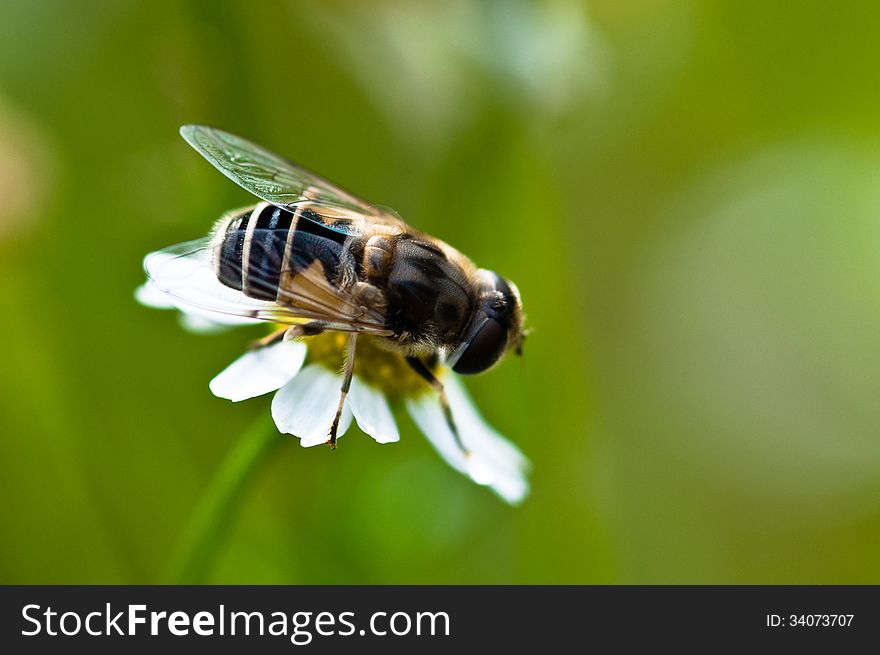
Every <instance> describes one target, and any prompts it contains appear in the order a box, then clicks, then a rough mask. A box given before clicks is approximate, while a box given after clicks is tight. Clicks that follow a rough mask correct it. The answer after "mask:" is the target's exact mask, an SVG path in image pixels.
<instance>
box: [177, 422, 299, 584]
mask: <svg viewBox="0 0 880 655" xmlns="http://www.w3.org/2000/svg"><path fill="white" fill-rule="evenodd" d="M283 441H284V440H283V439H282V438H281V435H279V434H278V430H277V429H276V428H275V425H274V424H273V423H272V422H271V420H269V419H268V417H267V416H265V415H263V416H261V418H260V419H259V420H257V421H256V422H255V423H254V424H253V425H252V426H251V427H250V428H249V429H248V430H247V431H246V432H245V433H244V434H242V436H241V438H240V439H239V440H238V441H237V442H236V443H235V445H234V446H233V448H232V450H231V451H230V453H229V454H228V455H227V456H226V459H225V460H223V463H222V464H221V465H220V468H219V469H218V470H217V472H216V474H215V475H214V478H213V479H212V480H211V481H210V483H209V484H208V487H207V488H206V489H205V491H204V493H203V494H202V497H201V499H200V500H199V503H198V505H197V506H196V509H195V511H194V512H193V514H192V517H191V518H190V520H189V523H188V524H187V526H186V528H185V529H184V531H183V533H182V535H181V539H180V541H179V543H178V546H177V548H176V550H175V552H174V555H173V556H172V558H171V561H170V562H169V565H168V567H167V570H166V574H165V576H164V579H165V582H167V583H170V584H199V583H205V582H206V581H207V578H208V575H209V574H210V573H211V570H212V569H213V568H214V564H215V563H216V561H217V558H218V556H219V555H220V553H221V551H222V549H223V544H224V542H225V540H226V536H227V534H228V532H229V528H230V526H231V524H232V523H233V521H234V520H235V516H236V513H237V511H238V508H239V506H240V505H241V502H242V500H243V498H244V495H245V493H246V492H247V490H248V486H249V484H250V483H251V481H252V480H253V478H254V476H255V475H256V473H257V472H258V470H259V468H260V466H261V465H262V464H263V462H265V461H266V459H267V458H268V456H269V454H270V453H271V452H272V451H273V450H274V448H276V447H277V446H279V445H280V444H281V443H283Z"/></svg>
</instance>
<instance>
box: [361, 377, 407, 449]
mask: <svg viewBox="0 0 880 655" xmlns="http://www.w3.org/2000/svg"><path fill="white" fill-rule="evenodd" d="M348 401H349V403H350V404H351V411H352V413H353V414H354V418H355V419H356V420H357V424H358V426H359V427H360V429H361V430H363V431H364V432H366V433H367V434H368V435H370V436H371V437H373V439H375V440H376V441H378V442H379V443H391V442H392V441H400V433H398V431H397V424H396V423H395V422H394V415H393V414H392V413H391V408H390V407H388V401H387V400H385V395H384V394H383V393H382V392H381V391H379V390H378V389H376V388H375V387H371V386H370V385H368V384H366V383H364V382H362V381H361V380H359V379H358V378H354V379H353V380H352V381H351V389H349V392H348Z"/></svg>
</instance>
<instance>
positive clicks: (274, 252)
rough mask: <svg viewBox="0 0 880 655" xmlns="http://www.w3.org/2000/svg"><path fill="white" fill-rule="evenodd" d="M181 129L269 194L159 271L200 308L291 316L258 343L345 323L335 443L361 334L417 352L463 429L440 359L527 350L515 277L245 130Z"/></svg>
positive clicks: (167, 254)
mask: <svg viewBox="0 0 880 655" xmlns="http://www.w3.org/2000/svg"><path fill="white" fill-rule="evenodd" d="M180 134H181V136H183V138H184V139H186V141H187V142H188V143H189V144H190V145H191V146H192V147H193V148H195V149H196V151H198V152H199V154H201V155H202V156H203V157H204V158H205V159H207V160H208V161H209V162H210V163H211V164H213V165H214V166H215V167H216V168H217V169H218V170H219V171H220V172H221V173H223V174H224V175H226V176H227V177H228V178H230V179H231V180H232V181H233V182H235V183H237V184H238V185H240V186H241V187H243V188H244V189H246V190H247V191H249V192H250V193H252V194H253V195H254V196H256V197H257V198H259V199H260V200H262V201H263V202H260V203H259V204H257V205H255V206H250V207H247V208H244V209H239V210H234V211H231V212H229V213H227V214H226V215H225V216H223V217H222V218H221V219H220V220H219V221H218V222H217V224H216V225H215V226H214V229H213V230H212V232H211V233H210V235H209V236H207V237H205V238H203V239H199V240H196V241H190V242H186V243H181V244H178V245H175V246H171V247H169V248H166V249H164V250H162V251H159V252H158V253H156V254H155V255H154V256H153V257H149V258H147V260H146V262H145V264H144V267H145V269H146V272H147V275H148V276H149V278H150V280H151V282H152V283H153V284H154V285H155V286H156V287H157V288H159V289H160V290H161V291H163V292H165V293H167V294H169V295H170V296H171V297H173V298H174V299H176V300H177V301H180V302H183V303H186V304H189V305H191V306H194V307H196V308H199V309H202V310H206V311H208V312H220V313H223V314H227V315H232V316H237V317H241V318H242V320H243V321H248V322H249V321H253V320H257V321H269V322H274V323H277V324H281V325H282V326H283V327H281V329H279V330H278V331H276V332H274V333H273V334H271V335H269V336H268V337H266V338H264V339H261V340H260V341H259V342H258V344H259V345H268V344H270V343H274V342H276V341H278V340H281V339H292V338H298V337H304V336H311V335H316V334H319V333H321V332H325V331H339V332H345V333H347V334H348V335H349V336H348V340H347V342H346V348H345V353H344V362H345V363H344V371H343V383H342V386H341V389H340V397H339V406H338V409H337V411H336V416H335V419H334V420H333V422H332V424H331V425H330V426H329V430H328V441H327V443H328V444H330V446H331V447H334V448H335V445H336V433H337V428H338V425H339V419H340V416H341V414H342V410H343V407H344V403H345V397H346V394H347V393H348V390H349V386H350V384H351V378H352V373H353V369H354V358H355V347H356V343H357V339H358V336H359V335H370V336H372V337H375V338H376V344H377V345H378V346H379V347H381V348H383V349H386V350H388V351H392V352H396V353H399V354H400V355H402V356H403V357H405V359H406V361H407V363H408V364H409V365H410V366H411V367H412V368H413V370H415V371H416V372H417V373H418V374H419V375H420V376H421V377H422V378H424V379H425V380H426V381H427V382H428V383H429V384H430V385H431V386H432V387H433V388H434V389H435V390H436V392H437V393H438V394H440V400H441V405H442V407H443V409H444V413H445V416H446V420H447V422H448V423H449V426H450V428H451V430H452V433H453V435H455V436H456V438H458V432H457V430H456V429H455V425H454V422H453V420H452V413H451V411H450V410H449V403H448V402H447V400H446V396H445V393H444V390H443V385H442V383H441V381H440V380H439V379H438V378H437V377H436V376H435V375H434V373H433V370H434V366H435V364H436V363H437V362H438V360H439V358H441V357H442V358H443V359H444V360H445V362H446V364H447V365H449V366H451V367H452V370H453V371H455V372H457V373H461V374H473V373H480V372H482V371H485V370H486V369H488V368H490V367H491V366H493V365H494V364H495V363H497V362H498V361H499V360H500V359H501V358H502V356H503V355H504V354H505V353H506V352H507V351H508V350H514V351H516V352H517V353H519V352H520V349H521V346H522V342H523V338H524V332H523V313H522V303H521V301H520V296H519V292H518V290H517V288H516V286H515V285H514V284H513V283H512V282H510V281H508V280H506V279H505V278H503V277H501V276H500V275H498V274H497V273H494V272H492V271H489V270H486V269H482V268H477V267H476V266H475V265H474V264H473V263H472V262H471V260H470V259H468V258H467V257H465V256H464V255H463V254H461V253H460V252H459V251H458V250H456V249H455V248H453V247H451V246H449V245H448V244H446V243H444V242H443V241H440V240H439V239H436V238H434V237H432V236H430V235H427V234H425V233H423V232H419V231H418V230H414V229H412V228H410V227H408V226H407V225H406V224H405V223H404V222H403V221H402V220H401V219H400V218H399V217H398V216H396V215H395V214H393V213H392V212H391V211H389V210H386V209H380V208H378V207H376V206H374V205H371V204H369V203H367V202H365V201H363V200H361V199H359V198H357V197H356V196H354V195H352V194H350V193H348V192H347V191H345V190H343V189H341V188H340V187H338V186H336V185H334V184H331V183H330V182H328V181H326V180H324V179H322V178H321V177H319V176H317V175H315V174H314V173H311V172H310V171H307V170H306V169H304V168H301V167H299V166H297V165H295V164H293V163H292V162H290V161H288V160H286V159H284V158H282V157H280V156H278V155H276V154H274V153H272V152H269V151H268V150H266V149H264V148H262V147H260V146H258V145H256V144H254V143H251V142H250V141H247V140H246V139H243V138H241V137H238V136H235V135H233V134H229V133H228V132H224V131H222V130H219V129H216V128H212V127H206V126H201V125H185V126H183V127H182V128H181V129H180ZM181 258H183V259H185V260H186V261H187V263H188V264H192V263H198V264H199V269H198V270H199V271H200V274H199V275H192V274H191V271H192V270H193V268H192V267H191V266H187V267H185V268H186V270H187V271H189V273H188V274H187V275H185V276H183V275H179V274H176V272H178V271H179V270H180V267H176V266H174V262H175V261H177V260H180V259H181ZM193 260H195V262H193ZM459 444H460V439H459Z"/></svg>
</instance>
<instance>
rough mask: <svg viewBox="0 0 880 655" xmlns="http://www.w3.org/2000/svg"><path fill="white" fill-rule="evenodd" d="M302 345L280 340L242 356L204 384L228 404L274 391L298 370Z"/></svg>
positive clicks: (303, 352) (301, 358) (302, 351)
mask: <svg viewBox="0 0 880 655" xmlns="http://www.w3.org/2000/svg"><path fill="white" fill-rule="evenodd" d="M305 358H306V345H305V344H304V343H302V342H300V341H282V342H280V343H275V344H272V345H271V346H265V347H263V348H259V349H257V350H252V351H250V352H247V353H245V354H244V355H242V356H241V357H239V358H238V359H236V360H235V361H234V362H232V364H230V365H229V366H227V367H226V368H225V369H224V370H223V371H222V372H220V373H219V374H218V375H217V376H216V377H215V378H214V379H213V380H211V382H210V384H209V385H208V386H209V387H210V389H211V393H213V394H214V395H215V396H218V397H220V398H226V399H228V400H232V401H236V402H237V401H239V400H246V399H247V398H254V397H256V396H262V395H263V394H264V393H269V392H270V391H275V390H276V389H280V388H281V387H282V386H284V385H285V384H287V383H288V382H289V381H290V380H291V379H292V378H293V377H294V376H295V375H296V374H297V373H299V370H300V369H301V368H302V365H303V361H304V360H305Z"/></svg>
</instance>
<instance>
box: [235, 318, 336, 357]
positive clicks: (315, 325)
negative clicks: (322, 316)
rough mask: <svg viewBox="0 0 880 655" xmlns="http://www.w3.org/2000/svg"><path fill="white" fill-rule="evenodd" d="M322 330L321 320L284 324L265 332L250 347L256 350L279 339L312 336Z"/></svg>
mask: <svg viewBox="0 0 880 655" xmlns="http://www.w3.org/2000/svg"><path fill="white" fill-rule="evenodd" d="M323 331H324V324H323V323H322V322H321V321H312V322H311V323H305V324H303V325H285V326H284V327H280V328H278V329H277V330H275V331H274V332H272V333H270V334H267V335H266V336H265V337H262V338H261V339H256V340H254V341H252V342H251V345H250V349H251V350H257V349H258V348H263V347H265V346H271V345H273V344H276V343H278V342H279V341H282V340H284V341H293V340H294V339H297V338H299V337H313V336H315V335H316V334H321V332H323Z"/></svg>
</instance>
